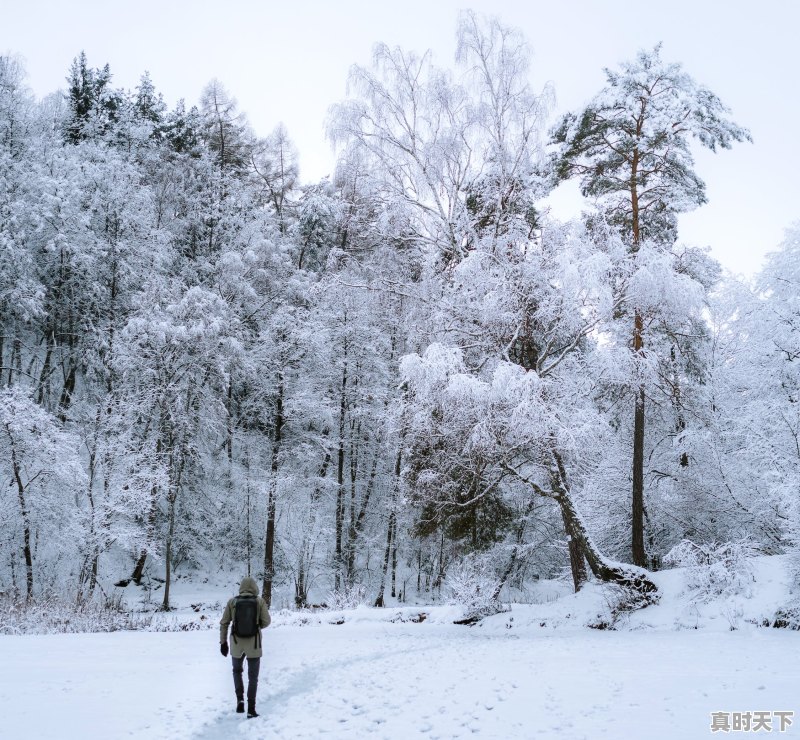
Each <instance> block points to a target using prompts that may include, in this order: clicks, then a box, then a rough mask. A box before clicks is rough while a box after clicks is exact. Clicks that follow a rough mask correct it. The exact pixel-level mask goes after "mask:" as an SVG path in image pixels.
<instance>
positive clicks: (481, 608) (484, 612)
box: [445, 557, 504, 621]
mask: <svg viewBox="0 0 800 740" xmlns="http://www.w3.org/2000/svg"><path fill="white" fill-rule="evenodd" d="M445 585H446V586H447V588H448V589H449V590H450V595H451V600H452V602H453V603H454V604H456V605H458V606H460V607H462V609H463V610H464V620H465V621H472V620H476V619H480V618H481V617H488V616H489V615H491V614H497V613H498V612H501V611H504V608H503V605H502V604H501V603H500V601H499V599H498V596H497V594H498V592H499V586H500V580H499V578H498V577H497V574H496V573H495V570H494V568H492V567H491V565H490V564H489V563H488V562H487V561H486V559H485V558H480V557H467V558H464V559H463V560H462V561H461V562H460V563H458V565H455V566H453V568H451V570H450V572H449V574H448V575H447V578H446V579H445Z"/></svg>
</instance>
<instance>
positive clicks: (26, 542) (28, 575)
mask: <svg viewBox="0 0 800 740" xmlns="http://www.w3.org/2000/svg"><path fill="white" fill-rule="evenodd" d="M11 467H12V470H13V471H14V480H15V481H16V484H17V496H18V497H19V508H20V512H21V514H22V540H23V545H22V552H23V555H24V557H25V584H26V593H27V599H28V601H30V600H31V599H32V598H33V553H32V552H31V522H30V517H29V516H28V507H27V503H26V501H25V486H24V484H23V483H22V474H21V471H20V466H19V461H18V460H17V451H16V449H15V448H14V446H13V443H12V446H11Z"/></svg>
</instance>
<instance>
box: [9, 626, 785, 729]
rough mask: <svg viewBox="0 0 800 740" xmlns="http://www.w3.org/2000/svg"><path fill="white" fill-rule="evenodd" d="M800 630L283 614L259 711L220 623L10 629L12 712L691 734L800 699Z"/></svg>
mask: <svg viewBox="0 0 800 740" xmlns="http://www.w3.org/2000/svg"><path fill="white" fill-rule="evenodd" d="M797 637H798V636H797V633H789V632H786V631H783V630H753V631H737V632H711V633H708V632H699V631H694V630H692V631H682V632H642V631H634V632H598V631H589V632H585V633H576V632H573V631H566V630H565V631H563V632H559V630H540V631H538V632H532V631H525V632H523V633H522V634H518V633H515V630H514V629H513V628H512V629H507V630H505V632H504V633H501V632H499V631H494V630H492V631H484V630H481V629H480V628H471V629H470V628H465V627H457V626H454V625H440V624H427V625H426V624H424V623H423V624H413V623H397V624H391V623H380V622H369V621H365V622H360V623H358V622H357V623H354V624H348V623H345V624H344V625H315V626H309V627H281V628H277V629H273V630H268V631H267V633H266V635H265V640H264V642H265V650H266V655H267V656H268V657H266V659H265V661H264V666H263V674H262V684H261V687H260V688H261V690H260V695H259V699H260V701H259V710H260V712H261V715H262V716H261V717H260V718H258V719H255V720H243V719H241V715H235V714H234V713H233V704H234V701H233V691H232V682H231V677H230V670H229V668H228V665H229V663H228V661H227V660H224V659H223V658H222V656H220V655H219V653H218V652H217V644H216V634H215V633H214V632H191V633H123V634H99V635H48V636H41V637H40V636H26V637H16V638H9V637H4V638H0V653H2V661H3V671H2V676H1V677H0V711H1V712H2V717H3V732H4V733H7V734H4V735H3V737H7V738H23V737H28V738H40V739H42V740H44V739H45V738H53V740H56V739H58V740H64V739H66V738H81V739H82V740H94V739H97V740H108V739H110V738H131V737H132V738H171V739H172V738H206V739H208V740H212V739H217V738H219V739H220V740H222V739H223V738H231V737H242V738H283V739H287V738H316V737H328V738H361V737H365V738H411V737H420V738H476V737H478V738H564V739H565V740H568V739H573V738H575V739H577V738H614V739H615V740H616V739H620V738H664V739H665V740H667V739H669V740H676V739H679V738H685V739H687V740H688V739H690V738H707V737H710V736H712V734H711V733H710V730H709V725H710V712H712V711H746V710H786V709H794V710H800V698H799V697H800V692H799V691H798V687H800V662H799V661H798V660H797V655H798V639H797ZM797 727H798V725H796V726H794V727H792V728H790V730H789V732H787V733H786V734H785V735H784V736H787V737H788V736H796V737H798V736H800V733H798V732H797V731H796V730H797ZM719 734H721V733H719ZM759 734H760V735H764V733H759ZM774 734H775V735H778V733H777V732H775V733H774Z"/></svg>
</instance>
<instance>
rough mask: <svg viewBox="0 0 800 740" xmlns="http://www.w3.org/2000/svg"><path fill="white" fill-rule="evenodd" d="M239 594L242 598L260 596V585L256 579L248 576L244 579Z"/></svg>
mask: <svg viewBox="0 0 800 740" xmlns="http://www.w3.org/2000/svg"><path fill="white" fill-rule="evenodd" d="M239 594H240V595H242V596H258V584H257V583H256V579H255V578H251V577H250V576H247V577H245V578H242V583H241V585H240V586H239Z"/></svg>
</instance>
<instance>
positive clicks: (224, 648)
mask: <svg viewBox="0 0 800 740" xmlns="http://www.w3.org/2000/svg"><path fill="white" fill-rule="evenodd" d="M219 651H220V652H221V653H222V657H223V658H227V657H228V643H227V642H223V643H221V644H220V646H219Z"/></svg>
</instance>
